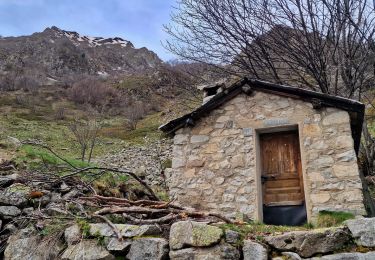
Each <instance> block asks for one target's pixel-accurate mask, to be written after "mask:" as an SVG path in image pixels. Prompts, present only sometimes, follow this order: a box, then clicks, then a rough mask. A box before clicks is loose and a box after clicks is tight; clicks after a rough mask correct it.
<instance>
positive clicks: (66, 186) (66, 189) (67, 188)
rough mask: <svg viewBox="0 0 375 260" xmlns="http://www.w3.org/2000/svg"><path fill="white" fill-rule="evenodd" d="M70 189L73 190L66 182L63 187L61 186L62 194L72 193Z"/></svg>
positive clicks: (62, 184)
mask: <svg viewBox="0 0 375 260" xmlns="http://www.w3.org/2000/svg"><path fill="white" fill-rule="evenodd" d="M70 189H71V188H70V187H69V186H68V185H67V184H66V183H65V182H63V183H61V185H60V192H61V193H67V192H69V191H70Z"/></svg>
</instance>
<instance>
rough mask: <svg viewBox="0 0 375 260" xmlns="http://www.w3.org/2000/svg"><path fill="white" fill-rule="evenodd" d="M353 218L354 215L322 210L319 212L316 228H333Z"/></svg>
mask: <svg viewBox="0 0 375 260" xmlns="http://www.w3.org/2000/svg"><path fill="white" fill-rule="evenodd" d="M353 218H354V215H353V214H352V213H349V212H343V211H327V210H323V211H320V212H319V215H318V219H317V223H316V226H317V227H335V226H339V225H341V224H342V223H343V222H344V221H345V220H348V219H353Z"/></svg>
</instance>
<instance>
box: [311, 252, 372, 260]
mask: <svg viewBox="0 0 375 260" xmlns="http://www.w3.org/2000/svg"><path fill="white" fill-rule="evenodd" d="M309 259H310V260H373V259H375V252H368V253H339V254H333V255H324V256H321V257H313V258H309Z"/></svg>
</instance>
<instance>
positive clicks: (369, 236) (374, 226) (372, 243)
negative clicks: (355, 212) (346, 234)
mask: <svg viewBox="0 0 375 260" xmlns="http://www.w3.org/2000/svg"><path fill="white" fill-rule="evenodd" d="M345 225H347V226H348V228H349V230H350V232H351V233H352V235H353V237H354V238H355V239H356V244H357V245H360V246H367V247H375V218H356V219H350V220H347V221H345Z"/></svg>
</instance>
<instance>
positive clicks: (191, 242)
mask: <svg viewBox="0 0 375 260" xmlns="http://www.w3.org/2000/svg"><path fill="white" fill-rule="evenodd" d="M222 236H223V230H221V229H220V228H218V227H214V226H210V225H207V224H205V223H200V222H194V221H180V222H176V223H174V224H173V225H172V226H171V230H170V235H169V246H170V248H171V249H173V250H177V249H181V248H184V247H190V246H193V247H194V246H195V247H206V246H212V245H214V244H217V243H219V242H220V240H221V237H222Z"/></svg>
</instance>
